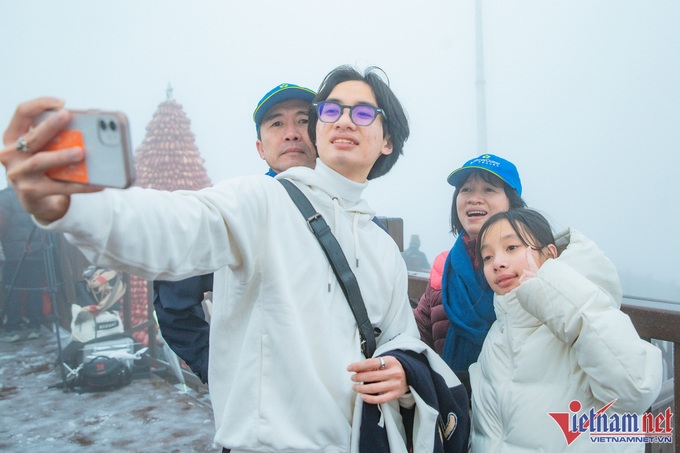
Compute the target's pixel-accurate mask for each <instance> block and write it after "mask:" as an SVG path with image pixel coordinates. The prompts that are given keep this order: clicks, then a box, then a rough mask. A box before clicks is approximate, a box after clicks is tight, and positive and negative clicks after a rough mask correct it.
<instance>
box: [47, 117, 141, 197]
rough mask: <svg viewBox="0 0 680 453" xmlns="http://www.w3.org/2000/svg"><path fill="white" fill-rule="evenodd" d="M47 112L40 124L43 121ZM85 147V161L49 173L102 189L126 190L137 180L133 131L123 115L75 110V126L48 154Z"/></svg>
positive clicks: (49, 147)
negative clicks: (133, 151) (131, 140)
mask: <svg viewBox="0 0 680 453" xmlns="http://www.w3.org/2000/svg"><path fill="white" fill-rule="evenodd" d="M49 114H50V112H46V113H44V114H43V115H41V116H40V117H39V118H38V120H37V121H36V123H39V122H40V121H42V120H43V119H44V118H45V116H46V115H49ZM74 147H82V148H83V149H85V161H84V162H82V163H80V164H74V165H67V166H63V167H55V168H52V169H50V170H49V171H48V172H47V175H48V176H50V177H51V178H54V179H58V180H62V181H74V182H79V183H83V184H90V185H94V186H102V187H116V188H120V189H124V188H126V187H129V186H131V185H132V183H133V182H134V180H135V167H134V157H133V153H132V145H131V142H130V128H129V125H128V120H127V117H126V116H125V114H124V113H122V112H115V111H103V110H71V122H70V123H69V125H68V126H66V128H65V129H64V130H63V131H61V132H60V133H59V134H58V135H57V136H55V137H54V139H53V140H52V141H51V142H50V143H48V145H47V147H46V148H45V150H46V151H54V150H60V149H66V148H74Z"/></svg>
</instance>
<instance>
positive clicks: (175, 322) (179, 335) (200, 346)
mask: <svg viewBox="0 0 680 453" xmlns="http://www.w3.org/2000/svg"><path fill="white" fill-rule="evenodd" d="M212 287H213V274H207V275H199V276H196V277H191V278H188V279H186V280H181V281H178V282H168V281H155V282H154V283H153V290H154V291H153V292H154V294H153V305H154V309H155V310H156V316H157V318H158V326H159V327H160V330H161V334H162V335H163V338H164V339H165V342H166V343H167V344H168V346H170V349H172V350H173V351H174V352H175V353H176V354H177V356H178V357H179V358H181V359H182V360H184V361H185V362H186V363H187V365H189V367H190V368H191V371H193V372H194V373H195V374H196V375H197V376H198V377H199V378H200V379H201V381H202V382H204V383H207V382H208V350H209V342H210V325H209V324H208V322H207V321H206V320H205V314H204V313H203V307H202V306H201V302H202V301H203V295H204V293H205V292H206V291H212Z"/></svg>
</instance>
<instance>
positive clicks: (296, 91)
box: [253, 83, 316, 129]
mask: <svg viewBox="0 0 680 453" xmlns="http://www.w3.org/2000/svg"><path fill="white" fill-rule="evenodd" d="M315 96H316V92H315V91H313V90H310V89H309V88H305V87H301V86H300V85H295V84H293V83H282V84H281V85H278V86H276V87H274V88H272V89H271V90H270V91H269V92H268V93H267V94H265V95H264V96H263V97H262V99H260V102H258V103H257V107H255V111H254V112H253V121H255V128H256V129H259V127H260V123H261V122H262V118H264V115H265V114H266V113H267V112H268V111H269V109H271V108H272V107H274V106H275V105H276V104H279V103H281V102H284V101H288V100H290V99H299V100H301V101H304V102H308V103H310V104H311V103H312V101H313V100H314V97H315Z"/></svg>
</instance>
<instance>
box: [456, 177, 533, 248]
mask: <svg viewBox="0 0 680 453" xmlns="http://www.w3.org/2000/svg"><path fill="white" fill-rule="evenodd" d="M475 175H476V176H478V177H479V178H481V179H482V180H483V181H484V182H487V183H489V184H491V185H492V186H495V187H503V190H504V191H505V195H506V196H507V197H508V200H510V210H514V209H520V208H526V207H527V204H526V202H525V201H524V200H523V199H522V197H521V196H520V195H519V194H518V193H517V191H516V190H515V189H513V188H512V187H510V185H509V184H508V183H506V182H505V181H503V180H502V179H501V178H499V177H498V176H496V175H494V174H493V173H491V172H488V171H486V170H474V171H471V172H470V173H469V174H468V175H467V177H466V178H465V179H464V180H463V181H462V182H461V183H460V184H459V185H458V186H456V190H454V191H453V201H452V202H451V232H452V233H453V234H454V235H456V236H457V235H459V234H460V233H461V232H462V231H463V224H462V223H461V221H460V218H459V217H458V209H457V208H456V199H457V198H458V194H459V193H460V188H461V187H463V186H464V185H465V183H466V182H467V181H468V179H470V178H472V177H473V176H475ZM487 222H488V221H487Z"/></svg>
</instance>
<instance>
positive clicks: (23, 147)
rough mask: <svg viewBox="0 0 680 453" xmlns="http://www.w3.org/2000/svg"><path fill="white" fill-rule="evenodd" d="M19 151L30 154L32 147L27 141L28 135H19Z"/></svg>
mask: <svg viewBox="0 0 680 453" xmlns="http://www.w3.org/2000/svg"><path fill="white" fill-rule="evenodd" d="M17 151H21V152H22V153H25V154H28V153H30V152H31V149H30V148H29V147H28V143H26V136H25V135H22V136H21V137H19V139H18V140H17Z"/></svg>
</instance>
